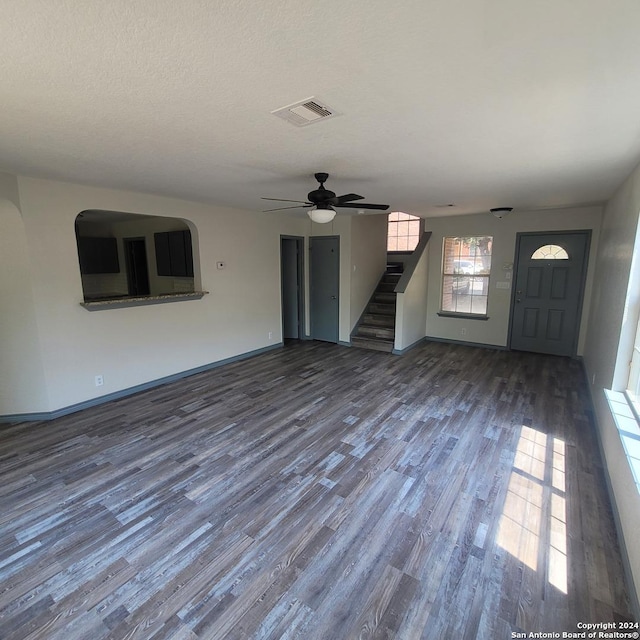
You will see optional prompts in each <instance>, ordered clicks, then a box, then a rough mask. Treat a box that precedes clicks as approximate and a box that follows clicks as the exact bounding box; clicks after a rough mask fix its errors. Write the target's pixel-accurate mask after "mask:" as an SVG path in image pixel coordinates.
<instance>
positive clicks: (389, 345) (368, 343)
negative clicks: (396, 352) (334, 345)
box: [351, 336, 393, 353]
mask: <svg viewBox="0 0 640 640" xmlns="http://www.w3.org/2000/svg"><path fill="white" fill-rule="evenodd" d="M351 344H352V345H353V346H354V347H360V348H361V349H372V350H374V351H385V352H386V353H391V352H392V351H393V340H376V339H375V338H361V337H358V336H354V337H353V338H351Z"/></svg>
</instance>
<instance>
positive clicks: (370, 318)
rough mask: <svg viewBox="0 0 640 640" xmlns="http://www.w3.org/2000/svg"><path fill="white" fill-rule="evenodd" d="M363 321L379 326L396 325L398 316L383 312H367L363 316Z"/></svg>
mask: <svg viewBox="0 0 640 640" xmlns="http://www.w3.org/2000/svg"><path fill="white" fill-rule="evenodd" d="M362 323H363V324H368V325H375V326H377V327H395V326H396V317H395V316H392V315H389V314H382V313H365V314H364V315H363V316H362Z"/></svg>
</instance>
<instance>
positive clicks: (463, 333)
mask: <svg viewBox="0 0 640 640" xmlns="http://www.w3.org/2000/svg"><path fill="white" fill-rule="evenodd" d="M460 335H461V336H466V335H467V330H466V329H465V328H464V327H462V329H460Z"/></svg>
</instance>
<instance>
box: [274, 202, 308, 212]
mask: <svg viewBox="0 0 640 640" xmlns="http://www.w3.org/2000/svg"><path fill="white" fill-rule="evenodd" d="M289 202H295V200H289ZM309 207H313V205H312V204H304V203H303V204H298V205H296V206H295V207H278V208H277V209H263V210H262V213H269V212H270V211H285V210H286V209H308V208H309Z"/></svg>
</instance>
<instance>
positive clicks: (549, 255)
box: [531, 244, 569, 260]
mask: <svg viewBox="0 0 640 640" xmlns="http://www.w3.org/2000/svg"><path fill="white" fill-rule="evenodd" d="M531 259H532V260H568V259H569V254H568V253H567V252H566V250H565V249H563V248H562V247H560V246H558V245H557V244H545V245H543V246H541V247H538V248H537V249H536V250H535V251H534V252H533V254H532V255H531Z"/></svg>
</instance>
